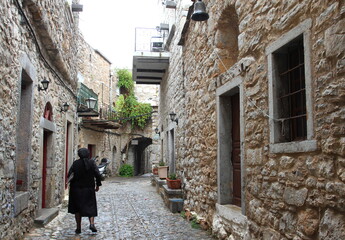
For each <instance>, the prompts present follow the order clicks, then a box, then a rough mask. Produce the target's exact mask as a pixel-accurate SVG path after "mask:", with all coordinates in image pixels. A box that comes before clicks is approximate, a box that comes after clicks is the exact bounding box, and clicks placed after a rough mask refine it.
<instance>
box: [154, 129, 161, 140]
mask: <svg viewBox="0 0 345 240" xmlns="http://www.w3.org/2000/svg"><path fill="white" fill-rule="evenodd" d="M155 133H156V134H155V135H154V136H153V140H159V138H160V136H161V133H160V132H159V129H158V127H156V128H155Z"/></svg>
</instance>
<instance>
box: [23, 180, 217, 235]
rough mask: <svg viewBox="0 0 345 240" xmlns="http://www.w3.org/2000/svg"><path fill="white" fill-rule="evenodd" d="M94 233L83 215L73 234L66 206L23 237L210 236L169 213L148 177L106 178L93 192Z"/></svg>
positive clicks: (72, 223) (72, 217)
mask: <svg viewBox="0 0 345 240" xmlns="http://www.w3.org/2000/svg"><path fill="white" fill-rule="evenodd" d="M97 204H98V217H96V218H95V225H96V228H97V229H98V232H97V233H92V232H91V231H90V230H89V229H88V227H89V221H88V219H87V218H83V219H82V233H81V234H80V235H76V234H75V232H74V231H75V228H76V225H75V220H74V215H72V214H69V213H67V209H66V207H63V208H61V209H60V212H59V215H58V216H57V217H56V218H55V219H54V220H53V221H51V222H50V223H49V224H47V225H46V226H45V227H44V228H34V229H32V230H31V231H30V233H28V234H26V235H25V238H24V239H25V240H46V239H59V240H67V239H68V240H72V239H73V240H74V239H75V240H79V239H80V240H81V239H94V240H98V239H104V240H113V239H116V240H120V239H121V240H124V239H126V240H132V239H133V240H135V239H140V240H144V239H149V240H194V239H195V240H199V239H200V240H203V239H205V240H206V239H213V238H212V237H211V236H210V234H209V233H208V232H207V231H203V230H199V229H193V228H192V227H191V225H190V223H189V222H187V220H185V219H183V218H182V217H181V216H180V214H178V213H175V214H173V213H171V212H170V211H169V209H168V208H167V207H166V206H165V205H164V203H163V200H162V198H161V197H160V196H159V194H158V193H157V192H156V188H155V187H153V186H151V183H150V178H149V177H135V178H108V179H107V180H106V181H105V182H103V186H102V187H101V188H100V191H99V192H98V193H97Z"/></svg>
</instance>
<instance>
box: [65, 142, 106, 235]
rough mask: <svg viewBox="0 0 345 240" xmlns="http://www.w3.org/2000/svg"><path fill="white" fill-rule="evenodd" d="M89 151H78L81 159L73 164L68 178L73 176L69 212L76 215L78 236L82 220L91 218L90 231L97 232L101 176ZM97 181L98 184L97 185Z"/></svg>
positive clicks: (83, 149) (82, 149) (84, 149)
mask: <svg viewBox="0 0 345 240" xmlns="http://www.w3.org/2000/svg"><path fill="white" fill-rule="evenodd" d="M89 154H90V152H89V150H88V149H86V148H81V149H79V150H78V156H79V158H80V159H78V160H76V161H74V162H73V164H72V166H71V168H70V170H69V171H68V176H69V177H70V176H71V175H72V174H73V178H72V180H71V182H70V191H69V202H68V212H69V213H72V214H75V220H76V223H77V229H76V230H75V232H76V233H77V234H79V233H81V218H82V217H89V221H90V230H91V231H92V232H97V229H96V227H95V217H96V216H97V201H96V192H97V191H98V190H99V186H101V185H102V183H101V174H100V173H99V170H98V167H97V165H96V163H95V161H94V160H92V159H90V158H89ZM95 180H96V184H95Z"/></svg>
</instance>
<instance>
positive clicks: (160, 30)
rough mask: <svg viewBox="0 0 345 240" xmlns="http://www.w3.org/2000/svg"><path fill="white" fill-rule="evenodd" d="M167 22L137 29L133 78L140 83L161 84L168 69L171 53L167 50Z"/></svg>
mask: <svg viewBox="0 0 345 240" xmlns="http://www.w3.org/2000/svg"><path fill="white" fill-rule="evenodd" d="M168 32H169V26H168V25H167V24H161V25H160V26H159V27H157V28H136V29H135V53H134V55H133V79H134V81H135V82H136V83H138V84H160V83H161V81H162V80H163V77H164V74H165V73H166V71H167V70H168V67H169V60H170V53H169V52H166V51H165V49H164V48H165V42H166V39H167V35H168Z"/></svg>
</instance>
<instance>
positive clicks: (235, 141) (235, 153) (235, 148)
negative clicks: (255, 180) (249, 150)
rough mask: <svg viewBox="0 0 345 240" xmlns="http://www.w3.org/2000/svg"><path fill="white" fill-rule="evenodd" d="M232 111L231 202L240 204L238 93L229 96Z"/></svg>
mask: <svg viewBox="0 0 345 240" xmlns="http://www.w3.org/2000/svg"><path fill="white" fill-rule="evenodd" d="M231 110H232V111H231V112H232V129H231V131H232V132H231V135H232V153H231V161H232V167H233V186H232V190H233V204H234V205H237V206H241V139H240V95H239V94H235V95H233V96H232V97H231Z"/></svg>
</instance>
